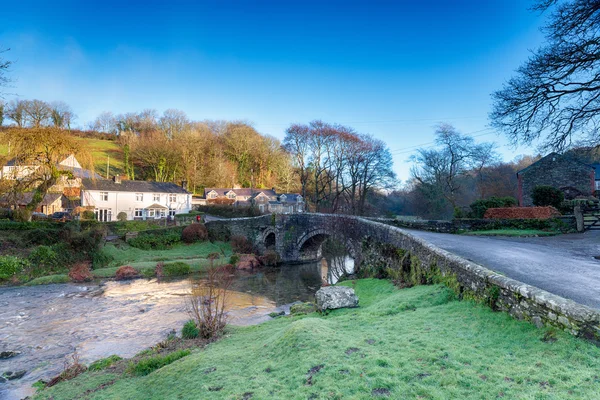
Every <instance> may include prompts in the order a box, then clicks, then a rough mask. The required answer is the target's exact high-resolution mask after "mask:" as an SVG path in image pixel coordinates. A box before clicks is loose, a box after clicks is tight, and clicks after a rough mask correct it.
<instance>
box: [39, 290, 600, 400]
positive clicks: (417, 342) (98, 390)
mask: <svg viewBox="0 0 600 400" xmlns="http://www.w3.org/2000/svg"><path fill="white" fill-rule="evenodd" d="M345 284H347V285H350V286H354V287H355V289H356V292H357V294H358V295H359V297H360V305H361V307H360V308H358V309H346V310H337V311H334V312H331V313H330V314H329V315H327V316H320V315H318V314H309V315H307V316H302V317H290V318H277V319H275V320H273V321H271V322H268V323H265V324H262V325H258V326H252V327H245V328H235V329H234V328H231V329H230V330H229V333H228V334H227V335H226V336H225V337H224V338H223V339H221V340H220V341H218V342H216V343H213V344H210V345H208V346H207V347H206V348H205V349H203V350H196V351H193V352H192V353H191V354H190V355H187V356H185V357H183V358H181V359H179V360H177V361H174V362H172V363H171V364H169V365H167V366H164V367H162V368H160V369H158V370H156V371H154V372H152V373H150V374H148V375H146V376H135V375H134V374H131V373H127V372H118V371H119V369H111V368H108V369H106V370H104V371H101V372H88V373H85V374H83V375H81V376H79V377H77V378H75V379H74V380H72V381H68V382H64V383H61V384H59V385H58V386H56V387H54V388H51V389H46V390H44V391H42V392H40V393H38V395H37V396H36V398H38V399H50V398H53V399H55V400H59V399H81V398H86V399H209V398H210V399H241V398H245V399H249V398H253V399H307V398H310V399H341V398H344V399H363V398H364V399H370V398H373V397H374V396H389V398H396V399H399V398H402V399H404V398H406V399H417V398H421V399H450V398H453V399H493V398H499V397H504V398H509V399H513V398H519V399H568V398H573V399H595V398H597V394H598V393H599V392H600V378H599V377H598V370H600V349H599V348H598V347H596V346H594V345H592V344H590V343H587V342H584V341H582V340H579V339H576V338H573V337H571V336H569V335H566V334H563V333H561V332H558V333H554V332H553V331H548V330H538V329H536V328H535V327H534V326H533V325H531V324H529V323H526V322H520V321H516V320H514V319H512V318H511V317H509V316H508V315H507V314H504V313H494V312H492V311H491V310H490V309H488V308H486V307H483V306H479V305H476V304H473V303H471V302H467V301H457V300H455V298H454V296H453V294H452V293H451V292H450V291H449V290H448V289H447V288H445V287H442V286H418V287H414V288H411V289H402V290H397V289H396V288H394V287H393V286H392V285H391V284H390V283H389V282H387V281H378V280H372V279H366V280H361V281H356V283H353V282H346V283H345ZM123 362H126V361H123Z"/></svg>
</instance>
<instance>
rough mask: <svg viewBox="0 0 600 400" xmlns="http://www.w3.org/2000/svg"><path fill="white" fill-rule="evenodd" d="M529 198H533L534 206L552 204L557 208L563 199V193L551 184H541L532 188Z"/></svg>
mask: <svg viewBox="0 0 600 400" xmlns="http://www.w3.org/2000/svg"><path fill="white" fill-rule="evenodd" d="M531 199H532V200H533V205H535V206H541V207H544V206H552V207H554V208H557V209H558V208H560V206H561V204H562V202H563V200H564V199H565V195H564V194H563V192H562V191H561V190H560V189H557V188H554V187H552V186H544V185H541V186H536V187H535V188H533V193H532V194H531Z"/></svg>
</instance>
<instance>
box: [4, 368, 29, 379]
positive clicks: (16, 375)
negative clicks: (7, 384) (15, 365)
mask: <svg viewBox="0 0 600 400" xmlns="http://www.w3.org/2000/svg"><path fill="white" fill-rule="evenodd" d="M26 373H27V371H25V370H21V371H7V372H5V373H3V374H2V377H3V378H4V379H6V380H9V381H12V380H14V379H21V378H22V377H23V376H24V375H25V374H26Z"/></svg>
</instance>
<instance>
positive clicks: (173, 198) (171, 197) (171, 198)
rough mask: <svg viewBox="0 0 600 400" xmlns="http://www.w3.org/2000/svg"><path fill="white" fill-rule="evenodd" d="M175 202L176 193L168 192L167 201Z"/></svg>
mask: <svg viewBox="0 0 600 400" xmlns="http://www.w3.org/2000/svg"><path fill="white" fill-rule="evenodd" d="M176 202H177V195H176V194H170V195H169V203H176Z"/></svg>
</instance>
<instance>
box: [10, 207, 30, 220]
mask: <svg viewBox="0 0 600 400" xmlns="http://www.w3.org/2000/svg"><path fill="white" fill-rule="evenodd" d="M12 217H13V219H14V220H15V221H18V222H27V221H31V211H29V210H26V209H25V208H17V209H16V210H14V211H13V213H12Z"/></svg>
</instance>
